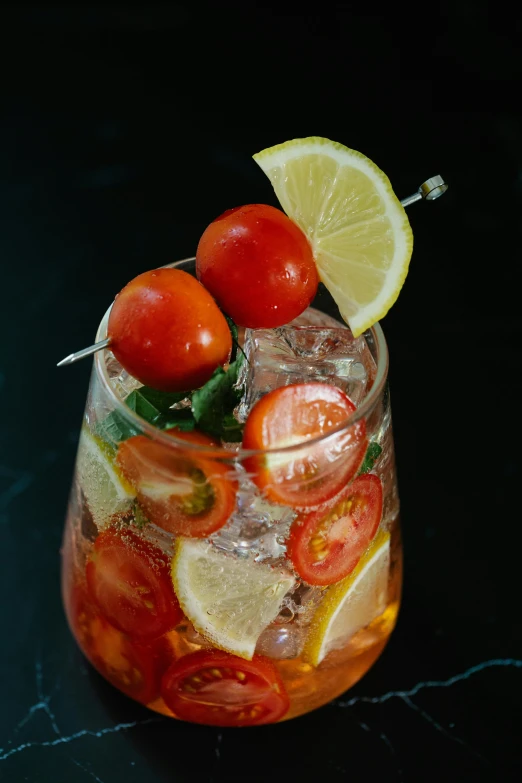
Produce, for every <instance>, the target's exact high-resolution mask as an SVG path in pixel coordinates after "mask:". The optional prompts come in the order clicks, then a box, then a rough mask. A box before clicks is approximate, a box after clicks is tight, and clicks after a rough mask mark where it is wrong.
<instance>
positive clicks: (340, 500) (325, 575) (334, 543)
mask: <svg viewBox="0 0 522 783" xmlns="http://www.w3.org/2000/svg"><path fill="white" fill-rule="evenodd" d="M381 517H382V484H381V481H380V479H379V478H378V477H377V476H374V475H373V474H371V473H367V474H365V475H363V476H359V477H358V478H356V479H355V481H353V482H352V484H350V485H349V486H348V487H346V489H345V490H344V491H343V492H342V493H341V494H340V495H338V496H337V497H336V498H334V499H333V500H331V501H330V502H329V503H328V504H326V505H325V506H322V507H321V508H320V509H317V510H315V511H313V512H311V513H307V514H300V515H299V516H298V517H297V519H296V520H295V521H294V522H293V524H292V528H291V531H290V538H289V540H288V547H287V555H288V557H290V558H291V560H292V563H293V564H294V568H295V570H296V571H297V573H298V574H299V575H300V576H301V577H302V578H303V579H304V580H305V582H308V584H311V585H331V584H333V583H334V582H338V581H339V580H340V579H343V578H344V577H345V576H348V574H349V573H351V572H352V571H353V569H354V568H355V566H356V565H357V563H358V562H359V560H360V558H361V556H362V555H363V553H364V552H365V550H366V549H367V547H368V545H369V544H370V542H371V540H372V539H373V537H374V536H375V534H376V532H377V528H378V527H379V523H380V521H381Z"/></svg>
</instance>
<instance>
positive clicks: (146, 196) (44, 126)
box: [0, 1, 522, 783]
mask: <svg viewBox="0 0 522 783" xmlns="http://www.w3.org/2000/svg"><path fill="white" fill-rule="evenodd" d="M491 6H492V4H487V3H483V2H478V3H467V2H462V1H459V2H456V3H451V4H450V3H447V2H446V3H440V4H439V5H438V6H437V8H433V7H430V10H429V11H428V12H427V17H426V19H425V20H424V21H421V19H420V18H419V19H414V20H413V21H414V22H417V23H418V31H417V32H416V33H412V32H411V31H407V29H406V26H405V20H404V19H402V18H400V16H399V15H398V14H397V9H396V8H395V7H394V8H393V9H392V8H390V9H389V11H388V12H386V13H381V12H378V11H376V10H373V11H371V12H370V11H368V12H363V11H354V10H351V6H350V5H348V4H347V5H345V6H343V4H333V5H331V7H330V8H328V7H327V6H324V5H323V6H322V8H321V10H316V11H315V12H314V13H311V14H307V13H306V12H304V11H303V9H302V8H301V7H297V6H295V8H294V10H293V11H292V10H285V11H283V10H281V9H280V10H277V9H278V6H277V5H276V4H275V3H274V4H271V3H265V4H264V5H263V9H262V10H259V8H258V10H256V11H253V10H252V8H250V9H249V8H248V7H247V4H239V3H238V4H229V5H227V4H225V5H224V6H223V5H221V4H220V5H219V7H218V6H217V5H216V6H215V7H214V8H213V10H210V11H206V10H203V9H202V8H200V7H199V6H198V5H196V4H191V5H183V4H177V5H172V4H171V5H168V4H163V5H155V4H149V5H148V6H146V7H145V6H141V7H140V6H139V5H134V6H132V7H131V6H129V7H127V8H125V7H124V6H122V5H112V6H111V5H109V6H105V7H104V8H97V7H96V6H83V7H79V8H77V9H76V10H71V8H69V7H66V6H52V7H51V6H49V7H47V8H46V7H44V6H42V8H41V9H40V10H37V9H36V6H33V7H29V6H24V5H17V6H12V7H10V8H5V6H3V9H2V11H1V12H0V22H1V23H0V44H1V45H0V51H1V54H0V57H1V58H2V68H1V69H0V81H1V83H2V105H1V109H0V114H1V116H0V120H1V121H0V259H1V265H2V266H1V268H2V276H1V280H2V299H1V301H2V306H1V307H0V317H1V319H2V328H1V343H2V347H1V363H0V371H1V374H0V400H1V459H0V528H1V537H0V559H1V560H0V563H1V564H0V574H1V578H2V591H1V625H0V628H1V644H0V661H1V673H2V689H1V699H0V705H1V707H0V748H1V750H0V780H1V781H5V783H12V782H14V781H16V783H18V781H31V783H43V782H47V781H52V782H53V783H70V781H78V782H79V783H84V782H85V783H89V781H91V782H92V781H93V780H94V781H98V783H120V781H125V783H138V782H141V781H154V782H156V781H158V783H159V782H160V781H176V783H178V782H179V783H181V781H193V782H194V783H195V782H196V781H197V782H199V781H205V783H211V782H212V781H213V783H223V782H226V781H236V780H237V781H268V780H271V781H286V780H290V779H292V780H296V779H298V780H301V779H306V780H314V779H317V780H322V781H324V780H326V781H332V783H337V781H350V783H352V782H353V783H355V781H386V782H388V781H389V782H390V783H399V782H401V781H402V782H403V783H419V781H422V782H424V781H439V780H441V779H443V780H445V781H448V783H449V782H450V781H511V780H519V779H520V776H521V774H522V759H521V751H520V747H521V743H520V736H521V730H522V725H521V707H520V704H521V700H522V649H521V647H522V625H521V621H520V603H521V589H520V573H521V569H520V562H521V547H520V543H521V537H520V523H521V517H520V504H519V500H518V498H519V483H520V466H521V460H520V448H519V443H520V424H519V419H520V386H519V384H517V383H516V382H515V377H516V373H517V367H518V366H519V364H520V338H521V325H522V319H521V315H520V313H521V308H520V286H519V270H520V248H521V247H522V230H521V225H522V220H521V207H522V119H521V116H520V113H519V104H520V101H519V97H517V96H519V95H520V75H521V70H522V65H521V57H520V50H519V46H518V41H519V33H520V30H521V25H520V16H519V15H517V16H515V15H512V16H509V15H506V14H503V15H500V14H498V15H496V14H494V13H493V11H492V8H491ZM410 21H411V20H410ZM501 95H507V96H508V100H507V102H506V103H505V104H504V105H501V104H500V102H499V101H500V100H501ZM475 101H476V103H475ZM312 134H318V135H323V136H328V137H330V138H333V139H335V140H338V141H341V142H343V143H345V144H347V145H348V146H352V147H354V148H356V149H360V150H361V151H363V152H365V153H366V154H367V155H369V156H370V157H371V158H373V159H374V160H375V161H376V162H377V163H378V164H379V165H380V166H381V167H382V168H383V169H384V170H385V171H386V172H387V173H388V174H389V176H390V178H391V180H392V182H393V184H394V188H395V190H396V192H397V194H398V195H399V196H400V197H403V196H405V195H407V194H409V193H411V192H412V191H413V190H415V189H416V188H417V186H418V185H419V184H420V182H421V181H422V180H424V179H425V178H426V177H428V176H431V175H433V174H436V173H441V174H442V175H443V176H444V177H445V178H446V179H447V180H448V182H449V183H450V190H449V192H448V193H447V195H446V196H444V198H443V199H441V200H440V201H439V202H436V203H434V204H420V205H416V206H414V207H412V208H411V213H410V218H411V222H412V226H413V230H414V235H415V250H414V256H413V260H412V265H411V271H410V274H409V276H408V280H407V282H406V285H405V287H404V289H403V291H402V293H401V296H400V299H399V301H398V303H397V304H396V306H395V307H394V309H393V311H392V312H391V313H390V314H389V315H388V317H387V318H386V319H385V320H384V322H383V327H384V329H385V333H386V335H387V338H388V343H389V348H390V354H391V369H390V380H391V389H392V407H393V413H394V426H395V438H396V448H397V457H398V466H399V481H400V493H401V499H402V518H403V531H404V545H405V583H404V600H403V607H402V610H401V613H400V620H399V623H398V627H397V629H396V631H395V633H394V635H393V637H392V639H391V641H390V643H389V645H388V647H387V649H386V650H385V652H384V654H383V655H382V657H381V658H380V660H379V661H378V662H377V664H376V665H375V666H374V667H373V669H372V670H371V671H370V672H369V673H368V674H367V675H366V677H364V679H363V680H362V681H361V682H360V683H359V684H358V685H357V686H355V687H354V688H353V689H352V690H351V691H350V692H349V693H347V694H345V695H344V696H343V697H342V698H340V699H338V700H337V701H336V702H334V703H332V704H330V705H328V706H326V707H324V708H322V709H320V710H318V711H316V712H314V713H311V714H309V715H307V716H304V717H302V718H299V719H296V720H294V721H291V722H289V723H285V724H281V725H277V726H270V727H263V728H258V729H247V730H242V731H235V730H231V729H225V730H217V729H213V728H205V727H194V726H190V725H184V724H181V723H175V722H173V721H169V720H167V719H163V718H159V717H157V716H155V715H154V714H152V713H150V712H148V711H147V710H146V709H144V708H142V707H140V706H139V705H137V704H135V703H134V702H132V701H130V700H128V699H127V698H126V697H124V696H122V695H121V694H119V693H117V692H116V691H115V690H114V689H113V688H111V686H109V685H108V684H106V683H105V682H104V681H103V680H102V679H101V678H100V677H99V676H98V675H97V674H96V673H95V672H94V671H93V670H92V669H91V668H90V667H89V666H88V665H87V663H86V662H85V661H84V659H83V658H82V656H81V654H80V653H79V651H78V650H77V649H76V647H75V644H74V642H73V640H72V638H71V636H70V634H69V631H68V629H67V627H66V623H65V620H64V615H63V611H62V606H61V601H60V592H59V548H60V538H61V528H62V524H63V517H64V512H65V505H66V498H67V493H68V489H69V483H70V478H71V473H72V467H73V461H74V455H75V447H76V442H77V438H78V434H79V426H80V421H81V416H82V411H83V405H84V400H85V394H86V390H87V384H88V378H89V372H90V366H89V363H88V362H84V363H82V364H80V365H76V366H75V367H71V368H68V369H62V370H57V369H55V366H54V365H55V362H56V361H57V360H58V359H60V358H61V357H62V356H64V355H66V354H67V353H69V352H70V351H71V350H75V349H78V348H81V347H83V346H85V345H87V344H89V343H90V342H91V341H92V338H93V336H94V333H95V329H96V325H97V323H98V320H99V319H100V316H101V314H102V313H103V312H104V311H105V309H106V307H107V306H108V304H109V303H110V301H111V300H112V297H113V296H114V294H115V293H116V292H117V291H118V290H119V289H120V288H121V287H122V286H123V285H124V284H125V282H127V280H129V279H130V278H131V277H133V276H134V275H136V274H137V273H138V272H140V271H143V270H145V269H148V268H151V267H154V266H159V265H161V264H165V263H167V262H168V261H171V260H175V259H177V258H182V257H185V256H189V255H192V254H193V253H194V250H195V247H196V244H197V241H198V238H199V236H200V234H201V232H202V231H203V229H204V228H205V226H206V225H207V224H208V222H210V221H211V220H212V219H213V218H214V217H215V216H217V215H218V214H219V213H220V212H222V211H223V210H224V209H226V208H228V207H231V206H235V205H238V204H241V203H248V202H256V201H260V202H267V203H272V204H274V203H275V201H274V196H273V194H272V192H271V189H270V185H269V183H268V180H266V179H265V177H264V175H263V174H262V173H261V172H260V170H259V169H258V168H257V166H256V165H255V164H254V163H253V162H252V160H251V155H252V154H253V153H254V152H256V151H258V150H260V149H262V148H264V147H266V146H269V145H271V144H274V143H278V142H281V141H284V140H286V139H289V138H292V137H295V136H303V135H312Z"/></svg>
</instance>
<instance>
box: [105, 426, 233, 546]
mask: <svg viewBox="0 0 522 783" xmlns="http://www.w3.org/2000/svg"><path fill="white" fill-rule="evenodd" d="M167 432H168V433H171V434H172V435H175V436H176V438H179V439H180V440H184V441H187V442H188V443H193V444H196V445H198V446H206V447H207V449H213V451H212V452H211V453H210V454H207V455H206V456H201V457H200V456H199V453H198V452H197V451H196V450H195V449H192V452H191V451H190V449H187V450H181V449H180V448H175V447H174V444H173V447H172V448H169V447H168V446H166V445H165V444H164V443H158V442H157V441H153V440H150V439H149V438H146V437H144V436H143V435H137V436H136V437H134V438H129V440H126V441H123V443H121V444H120V446H119V448H118V453H117V455H116V462H117V464H118V465H119V467H120V468H121V471H122V473H123V474H124V476H125V477H126V478H127V480H128V481H129V482H130V483H131V484H132V485H133V486H134V487H135V488H136V491H137V493H138V499H139V501H140V504H141V505H142V506H143V509H144V511H145V513H146V515H147V516H148V517H149V519H150V520H151V522H154V524H156V525H158V527H161V528H163V529H164V530H167V531H168V532H169V533H175V534H178V535H183V536H192V537H195V538H205V537H206V536H208V535H210V534H211V533H213V532H214V531H215V530H219V528H220V527H223V525H224V524H225V522H226V521H227V519H228V518H229V517H230V516H231V514H232V513H233V511H234V508H235V503H236V490H237V484H236V482H234V481H233V480H231V479H230V478H229V477H228V474H229V472H230V468H229V467H227V466H226V465H225V464H223V463H222V462H220V461H219V459H218V458H219V457H222V458H229V457H230V454H229V453H228V452H226V451H224V449H222V448H220V447H219V446H218V445H216V443H215V442H214V441H213V440H211V438H209V437H207V436H206V435H203V434H202V433H199V432H180V431H179V430H175V429H173V430H167ZM212 457H216V458H215V459H213V458H212Z"/></svg>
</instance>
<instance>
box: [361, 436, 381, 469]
mask: <svg viewBox="0 0 522 783" xmlns="http://www.w3.org/2000/svg"><path fill="white" fill-rule="evenodd" d="M381 452H382V448H381V446H379V444H378V443H376V442H375V441H373V442H372V443H370V444H369V446H368V448H367V449H366V454H365V455H364V460H363V464H362V465H361V467H360V468H359V474H358V475H359V476H360V475H361V473H369V472H370V470H371V469H372V468H373V466H374V465H375V463H376V462H377V460H378V459H379V456H380V454H381Z"/></svg>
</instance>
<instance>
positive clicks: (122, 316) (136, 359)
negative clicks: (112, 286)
mask: <svg viewBox="0 0 522 783" xmlns="http://www.w3.org/2000/svg"><path fill="white" fill-rule="evenodd" d="M107 334H108V336H109V338H110V341H111V345H110V348H111V351H112V352H113V354H114V356H115V357H116V359H117V360H118V361H119V362H120V364H121V365H122V366H123V367H124V368H125V369H126V370H127V372H129V373H130V374H131V375H132V376H133V377H134V378H137V379H138V380H139V381H141V383H143V384H145V385H146V386H152V387H153V388H154V389H160V390H161V391H188V390H191V389H197V388H199V387H200V386H202V385H203V384H204V383H206V381H208V379H209V378H210V376H211V375H212V373H213V372H214V370H215V369H216V367H219V366H220V365H223V364H225V363H226V362H227V361H228V360H229V358H230V352H231V350H232V336H231V334H230V329H229V327H228V324H227V322H226V320H225V317H224V316H223V314H222V313H221V312H220V310H219V308H218V306H217V305H216V303H215V302H214V300H213V299H212V297H211V296H210V294H209V293H208V291H206V290H205V289H204V288H203V286H202V285H201V284H200V283H198V281H197V280H196V279H195V278H194V277H192V276H191V275H189V274H187V272H183V271H181V270H180V269H153V270H152V271H150V272H144V273H143V274H142V275H138V277H135V278H134V279H133V280H131V281H130V283H128V284H127V285H126V286H125V288H123V289H122V290H121V291H120V293H119V294H118V295H117V297H116V299H115V301H114V304H113V306H112V310H111V313H110V316H109V324H108V328H107Z"/></svg>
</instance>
